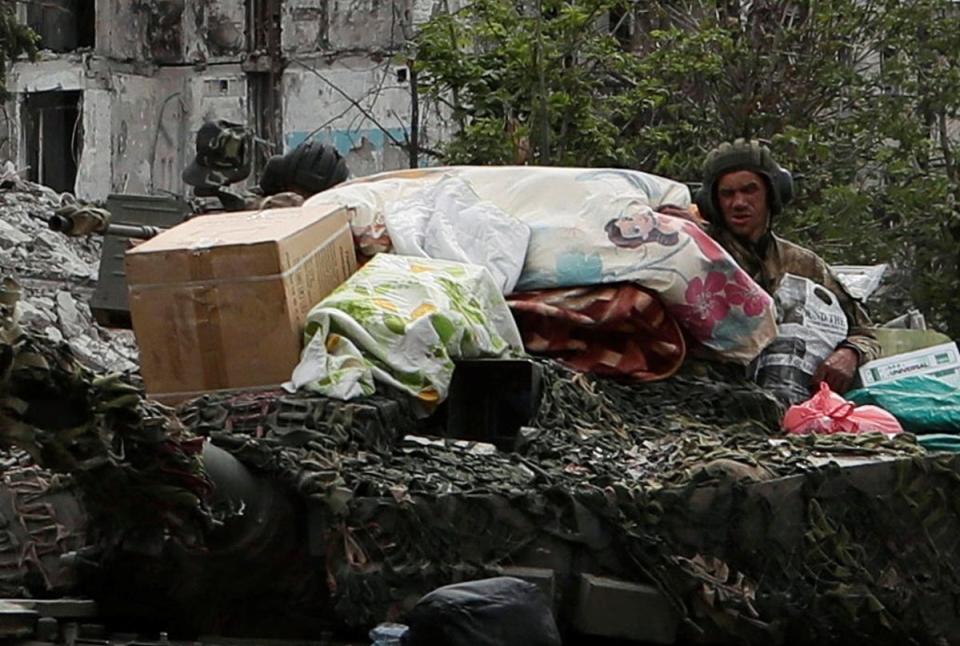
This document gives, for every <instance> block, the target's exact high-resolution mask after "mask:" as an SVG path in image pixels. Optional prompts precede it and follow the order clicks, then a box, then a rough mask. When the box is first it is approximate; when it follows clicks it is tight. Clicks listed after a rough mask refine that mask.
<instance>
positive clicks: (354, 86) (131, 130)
mask: <svg viewBox="0 0 960 646" xmlns="http://www.w3.org/2000/svg"><path fill="white" fill-rule="evenodd" d="M434 4H435V0H393V1H392V2H381V1H380V0H333V1H328V0H195V1H193V0H191V1H190V2H187V1H186V0H132V1H130V0H46V1H45V2H42V3H40V2H36V3H23V4H21V5H20V7H19V11H20V12H21V16H20V17H21V19H22V20H23V21H24V22H26V23H27V24H29V25H30V26H31V27H33V28H34V30H35V31H36V32H37V33H38V34H39V35H40V37H41V39H42V41H41V48H42V51H41V53H40V55H39V56H38V57H37V58H36V60H34V61H25V60H21V61H19V62H17V63H15V64H14V65H13V66H12V69H11V71H10V76H9V79H8V90H9V91H10V92H11V99H10V101H9V103H8V104H7V106H6V115H5V122H6V123H5V124H0V126H2V127H3V129H4V130H5V133H4V134H5V136H4V137H3V138H2V139H0V158H5V159H11V160H13V161H14V162H15V163H16V164H17V167H18V168H20V169H28V170H27V172H26V176H28V177H29V178H30V179H31V180H33V181H36V182H40V183H43V184H46V185H48V186H50V187H52V188H54V189H55V190H58V191H70V192H75V193H76V194H77V195H78V196H80V197H81V198H84V199H92V200H102V199H105V198H106V197H107V195H109V194H110V193H147V194H162V193H173V194H177V195H182V194H185V192H186V188H185V186H184V184H183V181H182V179H181V177H180V172H181V169H182V168H184V166H185V165H186V164H187V163H188V160H189V157H190V155H191V154H192V150H193V141H194V137H195V135H196V132H197V130H198V129H199V127H200V125H201V124H202V123H203V122H204V120H208V119H213V118H217V119H227V120H231V121H237V122H241V123H245V124H248V125H249V126H251V127H252V128H253V129H254V130H255V132H256V134H257V136H258V138H259V139H260V140H261V142H262V145H260V146H258V149H259V150H258V163H260V164H262V163H263V161H264V160H265V159H266V158H267V157H268V156H269V155H271V154H275V153H279V152H283V151H284V150H288V149H290V148H291V147H294V146H296V145H297V144H299V143H300V142H302V141H303V140H305V139H306V138H307V137H309V136H315V137H317V138H318V139H319V140H320V141H322V142H324V143H329V144H333V145H335V146H336V147H337V149H338V150H339V151H340V153H341V154H343V155H344V156H345V157H346V158H347V160H348V163H349V165H350V168H351V170H352V171H353V173H354V174H355V175H367V174H370V173H374V172H377V171H381V170H389V169H395V168H403V167H407V166H409V164H410V160H409V153H408V151H407V150H405V149H404V147H403V145H402V144H403V143H404V142H405V141H406V140H407V139H408V137H409V135H410V132H411V114H417V113H418V112H420V113H421V114H423V111H417V110H414V109H412V103H413V101H412V91H411V86H410V74H409V70H408V69H407V66H406V58H405V57H404V56H403V55H402V51H403V47H404V44H405V42H406V41H407V40H408V38H409V36H410V34H411V33H412V30H413V29H415V27H416V25H417V24H418V23H419V22H421V21H423V20H425V19H426V18H427V17H429V16H430V14H431V12H432V11H433V5H434ZM418 121H420V123H418V124H417V126H418V128H417V129H418V130H419V131H420V134H419V136H420V138H421V139H420V140H421V141H423V140H424V138H427V137H429V133H430V124H429V123H428V122H427V123H425V122H424V120H423V117H421V118H420V119H418Z"/></svg>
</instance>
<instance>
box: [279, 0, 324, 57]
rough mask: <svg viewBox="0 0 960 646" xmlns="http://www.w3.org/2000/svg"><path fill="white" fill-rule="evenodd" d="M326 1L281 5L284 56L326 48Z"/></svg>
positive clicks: (304, 0)
mask: <svg viewBox="0 0 960 646" xmlns="http://www.w3.org/2000/svg"><path fill="white" fill-rule="evenodd" d="M327 6H328V2H327V0H287V1H286V2H284V3H283V12H282V14H281V15H282V19H281V34H282V35H281V42H282V49H283V52H284V54H286V55H288V56H296V55H299V54H305V53H310V52H317V51H320V50H323V49H326V47H327V22H328V19H327Z"/></svg>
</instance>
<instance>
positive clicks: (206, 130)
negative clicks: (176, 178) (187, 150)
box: [183, 119, 253, 188]
mask: <svg viewBox="0 0 960 646" xmlns="http://www.w3.org/2000/svg"><path fill="white" fill-rule="evenodd" d="M196 145H197V156H196V157H195V158H194V160H193V162H192V163H191V164H190V165H189V166H187V168H186V169H185V170H184V171H183V181H185V182H186V183H187V184H190V185H191V186H196V187H199V188H219V187H222V186H226V185H228V184H233V183H234V182H240V181H242V180H244V179H246V178H247V176H249V175H250V169H251V166H252V165H253V131H251V130H250V129H249V128H247V127H246V126H243V125H242V124H239V123H233V122H231V121H226V120H223V119H220V120H217V121H207V122H205V123H204V124H203V125H202V126H200V130H198V131H197V144H196Z"/></svg>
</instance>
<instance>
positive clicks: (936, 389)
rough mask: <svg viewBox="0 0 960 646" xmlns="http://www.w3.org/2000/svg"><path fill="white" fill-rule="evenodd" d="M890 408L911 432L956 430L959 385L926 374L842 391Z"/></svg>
mask: <svg viewBox="0 0 960 646" xmlns="http://www.w3.org/2000/svg"><path fill="white" fill-rule="evenodd" d="M846 396H847V397H848V398H849V399H850V401H852V402H855V403H857V404H876V405H877V406H880V407H881V408H883V409H885V410H887V411H890V413H891V414H893V416H894V417H896V418H897V419H898V420H899V421H900V423H901V424H903V427H904V428H905V429H906V430H908V431H910V432H911V433H934V432H952V433H960V387H957V386H954V385H952V384H949V383H947V382H945V381H943V380H941V379H937V378H935V377H930V376H927V375H914V376H912V377H904V378H903V379H897V380H896V381H888V382H884V383H880V384H873V385H871V386H867V387H865V388H861V389H859V390H854V391H852V392H849V393H847V394H846Z"/></svg>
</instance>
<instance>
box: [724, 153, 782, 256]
mask: <svg viewBox="0 0 960 646" xmlns="http://www.w3.org/2000/svg"><path fill="white" fill-rule="evenodd" d="M717 201H718V202H719V203H720V212H721V213H722V214H723V221H724V222H725V223H726V225H727V228H728V229H730V231H731V232H733V233H734V234H736V235H738V236H740V237H741V238H747V239H748V240H750V241H751V242H756V241H757V240H759V239H760V237H761V236H762V235H763V234H764V233H766V231H767V222H768V220H769V218H770V203H769V201H768V198H767V185H766V183H765V182H764V181H763V177H761V176H760V175H758V174H756V173H754V172H752V171H749V170H739V171H734V172H732V173H727V174H726V175H724V176H723V177H721V178H720V181H719V182H717Z"/></svg>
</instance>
